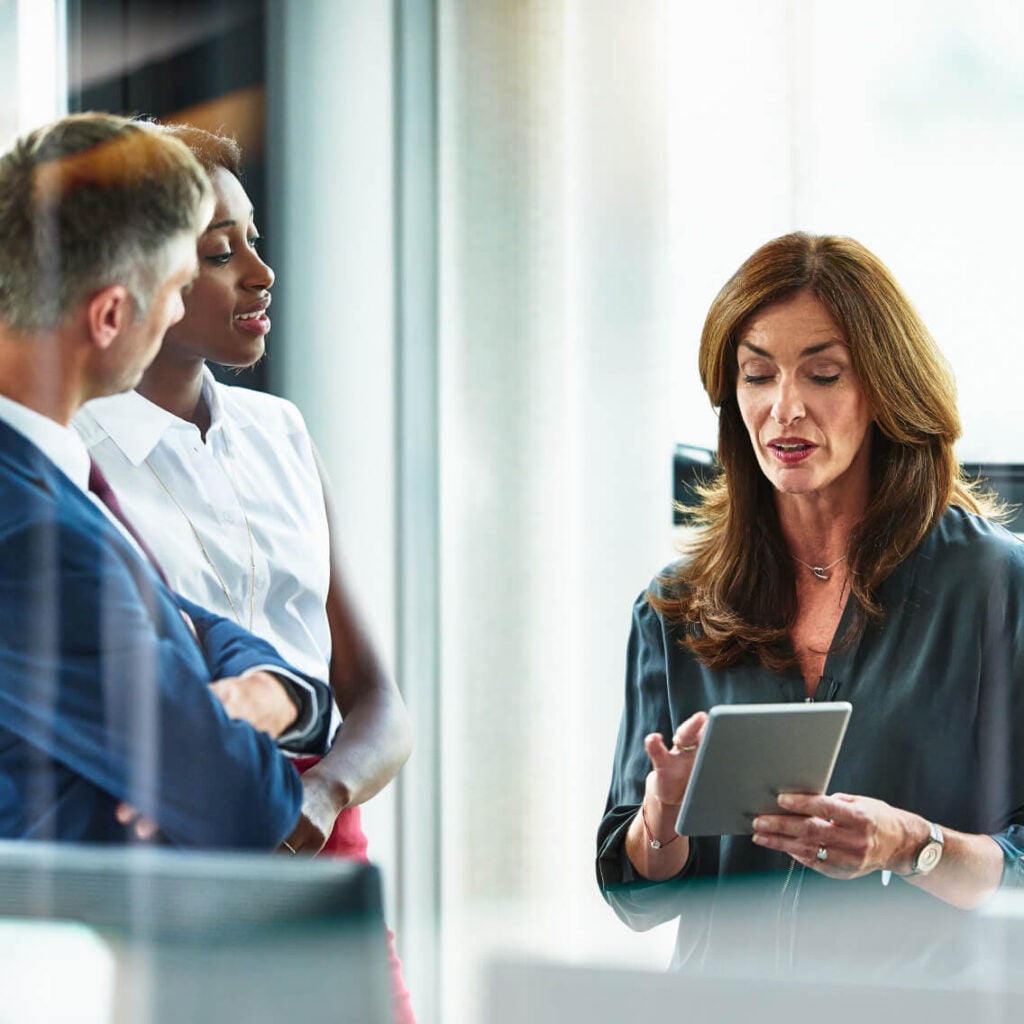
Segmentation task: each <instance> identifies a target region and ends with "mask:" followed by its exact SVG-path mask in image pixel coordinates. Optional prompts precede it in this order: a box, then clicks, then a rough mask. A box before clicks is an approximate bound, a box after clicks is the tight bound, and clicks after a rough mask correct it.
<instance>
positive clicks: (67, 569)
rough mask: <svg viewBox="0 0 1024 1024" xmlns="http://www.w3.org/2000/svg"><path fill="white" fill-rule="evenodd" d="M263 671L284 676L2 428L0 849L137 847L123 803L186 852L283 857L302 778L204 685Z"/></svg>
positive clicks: (265, 649)
mask: <svg viewBox="0 0 1024 1024" xmlns="http://www.w3.org/2000/svg"><path fill="white" fill-rule="evenodd" d="M183 608H184V609H185V610H186V611H187V612H188V614H189V615H190V616H191V618H192V621H193V622H194V624H195V627H196V631H197V633H198V635H199V642H198V643H197V641H196V638H195V637H193V635H192V632H191V630H190V629H189V628H188V626H187V624H186V622H185V620H184V618H183V616H182V613H181V610H182V609H183ZM260 664H264V665H277V666H281V667H286V668H290V666H288V665H287V663H286V662H284V661H283V660H282V659H281V658H280V656H279V655H278V654H277V652H276V651H275V650H274V649H273V648H272V647H271V646H270V645H269V644H267V643H265V642H263V641H262V640H259V639H257V638H256V637H254V636H252V635H251V634H250V633H248V632H246V631H245V630H243V629H241V628H239V627H238V626H236V625H235V624H234V623H233V622H230V621H228V620H227V619H223V618H221V617H219V616H216V615H213V614H211V613H210V612H207V611H206V610H204V609H203V608H200V607H198V606H197V605H193V604H192V603H191V602H188V601H185V600H184V599H182V598H180V597H178V596H177V595H175V594H173V593H172V592H171V591H169V590H168V589H167V587H166V586H164V584H163V583H162V582H161V581H160V579H159V578H158V577H157V575H156V573H155V572H154V571H153V569H152V567H151V566H150V564H149V562H148V561H147V560H145V559H144V558H142V557H141V556H140V555H139V554H138V553H137V552H136V550H135V548H134V547H133V545H132V544H131V543H129V541H128V540H127V539H126V538H125V537H124V536H123V535H122V534H121V532H120V531H119V530H118V529H117V528H116V527H115V526H114V525H113V524H112V523H111V522H110V521H109V519H108V518H107V517H106V516H105V515H104V514H103V512H102V511H101V510H100V509H98V508H97V507H96V505H95V504H94V503H93V502H92V501H91V500H90V499H89V497H88V496H87V495H85V494H84V493H83V492H82V491H81V489H80V488H78V487H76V486H75V484H74V483H73V482H72V481H71V480H69V479H68V478H67V477H66V476H65V475H64V473H62V472H61V471H60V470H59V469H58V468H57V467H56V465H55V464H54V463H53V462H52V461H51V460H50V459H49V458H48V457H47V456H46V455H44V454H43V452H42V451H40V450H39V449H38V448H37V447H36V446H35V445H33V444H32V443H31V442H29V441H28V440H27V439H26V438H24V437H23V436H22V435H21V434H19V433H18V432H17V431H15V430H13V429H11V428H10V427H9V426H7V425H6V424H5V423H2V422H0V838H38V839H49V840H71V841H79V842H124V841H128V839H129V838H130V837H129V833H128V830H126V829H125V828H124V827H123V826H121V825H119V824H118V823H117V821H116V820H115V817H114V808H115V806H116V805H117V803H118V802H119V801H122V800H126V801H128V802H129V803H131V804H133V805H134V806H135V807H136V808H137V809H138V810H139V811H141V812H142V813H143V814H144V815H146V816H147V817H150V818H152V819H153V820H154V821H156V822H157V823H158V825H159V826H160V830H161V833H162V834H163V836H164V837H165V838H166V839H167V840H168V841H170V842H171V843H174V844H177V845H181V846H194V847H222V848H226V847H234V848H264V849H270V848H272V847H274V846H276V845H277V844H278V843H279V842H280V841H281V840H282V839H284V838H286V837H287V836H288V834H289V832H290V831H291V829H292V827H293V826H294V824H295V822H296V820H297V818H298V814H299V809H300V806H301V800H302V786H301V783H300V781H299V776H298V773H297V772H296V770H295V768H294V767H293V766H292V764H291V763H290V762H289V761H288V760H287V758H285V757H284V756H283V755H282V754H280V753H279V751H278V750H277V748H276V746H275V745H274V742H273V740H272V739H271V738H270V737H269V736H268V735H267V734H266V733H261V732H258V731H256V730H255V729H253V728H252V727H251V726H249V725H248V724H247V723H245V722H241V721H234V720H231V719H229V718H228V716H227V714H226V713H225V712H224V709H223V708H222V707H221V705H220V702H219V701H218V700H217V699H216V698H215V697H214V696H213V694H212V693H211V691H210V690H209V688H208V684H209V683H210V682H211V681H212V680H214V679H220V678H223V677H225V676H234V675H239V674H241V673H242V672H244V671H245V670H246V669H248V668H252V667H254V666H255V665H260ZM291 671H294V670H293V669H292V670H291Z"/></svg>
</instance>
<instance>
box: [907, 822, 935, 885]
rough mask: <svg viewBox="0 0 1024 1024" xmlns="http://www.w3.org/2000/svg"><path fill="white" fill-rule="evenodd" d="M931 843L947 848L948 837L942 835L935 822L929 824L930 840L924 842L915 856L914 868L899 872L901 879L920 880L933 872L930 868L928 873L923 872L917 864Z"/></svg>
mask: <svg viewBox="0 0 1024 1024" xmlns="http://www.w3.org/2000/svg"><path fill="white" fill-rule="evenodd" d="M931 843H938V844H939V846H942V847H945V845H946V837H945V836H944V835H943V834H942V829H941V828H939V826H938V825H936V824H935V822H934V821H929V822H928V838H927V839H926V840H925V841H924V844H923V845H922V846H921V848H920V849H919V850H918V851H917V853H915V854H914V867H912V868H911V869H910V870H909V871H904V872H897V874H899V877H900V878H918V877H920V876H921V875H926V874H928V873H929V872H930V871H931V868H929V869H928V871H922V870H921V869H920V868H918V867H917V862H918V859H919V858H920V856H921V853H922V851H923V850H924V849H925V847H927V846H928V845H929V844H931ZM934 866H935V865H933V867H934Z"/></svg>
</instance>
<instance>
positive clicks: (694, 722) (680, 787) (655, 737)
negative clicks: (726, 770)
mask: <svg viewBox="0 0 1024 1024" xmlns="http://www.w3.org/2000/svg"><path fill="white" fill-rule="evenodd" d="M707 721H708V716H707V712H705V711H698V712H697V713H696V714H694V715H691V716H690V717H689V718H688V719H686V721H685V722H683V723H682V725H680V726H679V728H678V729H676V731H675V733H674V734H673V736H672V747H671V749H669V748H668V747H666V746H665V741H664V740H663V739H662V736H661V733H659V732H652V733H651V734H650V735H649V736H647V737H645V738H644V750H646V751H647V756H648V757H649V758H650V759H651V771H650V773H649V774H648V776H647V786H646V797H649V798H651V799H654V800H657V801H659V802H660V803H662V804H668V805H670V806H678V805H679V804H681V803H682V802H683V794H684V793H685V792H686V787H687V785H688V784H689V782H690V774H691V773H692V772H693V762H694V760H695V759H696V757H697V748H698V747H699V746H700V742H701V740H702V739H703V738H704V729H705V727H706V726H707ZM646 797H645V799H646Z"/></svg>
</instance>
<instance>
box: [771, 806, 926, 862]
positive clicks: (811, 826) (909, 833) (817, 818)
mask: <svg viewBox="0 0 1024 1024" xmlns="http://www.w3.org/2000/svg"><path fill="white" fill-rule="evenodd" d="M779 806H780V807H781V808H782V809H783V810H785V811H788V812H789V813H787V814H762V815H759V816H758V817H757V818H755V819H754V842H755V843H757V844H758V845H759V846H764V847H766V848H768V849H770V850H781V851H782V852H783V853H788V854H789V855H790V856H791V857H792V858H793V859H794V860H796V861H799V862H800V863H801V864H803V865H804V866H805V867H809V868H814V870H815V871H818V872H820V873H821V874H823V875H828V876H829V877H831V878H859V877H860V876H861V875H867V874H870V873H871V872H872V871H880V870H888V871H892V872H894V873H895V874H906V873H908V872H909V871H910V870H911V868H912V867H913V862H914V857H915V855H916V853H917V851H918V850H919V849H920V848H921V847H922V846H923V845H924V844H925V843H926V842H927V841H928V836H929V825H928V822H927V821H925V819H924V818H922V817H921V816H920V815H918V814H912V813H911V812H909V811H903V810H900V809H899V808H897V807H893V806H891V805H890V804H887V803H885V801H883V800H874V799H872V798H871V797H867V796H851V795H850V794H849V793H834V794H832V795H831V796H812V795H809V794H806V793H783V794H782V795H781V796H780V797H779ZM822 851H824V853H822Z"/></svg>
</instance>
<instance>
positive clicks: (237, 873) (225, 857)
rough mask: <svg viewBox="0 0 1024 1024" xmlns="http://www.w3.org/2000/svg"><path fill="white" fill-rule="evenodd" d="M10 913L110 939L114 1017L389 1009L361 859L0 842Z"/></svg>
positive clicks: (200, 1019)
mask: <svg viewBox="0 0 1024 1024" xmlns="http://www.w3.org/2000/svg"><path fill="white" fill-rule="evenodd" d="M19 921H21V922H23V923H24V925H25V932H26V935H27V934H29V932H30V931H32V930H33V929H37V928H38V924H39V922H41V921H48V922H53V923H54V924H55V925H59V924H60V923H61V922H78V923H80V924H82V925H86V926H87V927H88V928H89V929H90V931H91V932H93V933H94V934H95V935H96V936H99V937H100V938H101V939H102V940H103V942H105V943H106V944H107V945H108V947H109V948H110V949H111V951H112V953H113V957H114V961H115V963H116V970H115V972H114V974H115V980H114V985H113V997H112V999H111V1002H112V1006H111V1008H110V1016H109V1018H108V1019H109V1020H110V1021H111V1024H128V1022H131V1024H165V1022H170V1021H174V1022H181V1021H189V1022H190V1024H205V1022H207V1021H209V1022H211V1024H213V1022H216V1024H224V1022H225V1021H241V1022H243V1024H262V1022H264V1021H266V1022H268V1024H269V1022H274V1024H280V1021H282V1020H331V1021H343V1022H351V1024H384V1022H390V1021H392V1020H393V1013H392V1009H391V999H390V994H389V991H390V990H389V980H388V969H387V952H386V940H385V930H384V923H383V916H382V910H381V892H380V877H379V874H378V872H377V870H376V869H375V868H374V867H372V866H370V865H366V864H359V863H355V862H350V861H344V860H337V859H328V858H324V859H318V860H312V859H308V858H298V857H284V856H281V855H277V854H242V853H206V852H202V853H200V852H187V851H179V850H168V849H156V848H148V847H141V846H140V847H137V848H114V847H99V846H75V845H70V844H69V845H59V844H44V843H28V842H10V841H7V842H0V923H3V924H4V925H5V927H6V931H7V934H8V936H9V935H10V934H11V926H12V924H13V925H14V926H15V927H16V926H17V923H18V922H19ZM25 970H26V972H27V975H30V974H31V964H27V965H26V968H25ZM27 975H26V977H25V979H24V981H25V984H31V977H29V976H27ZM82 1019H85V1014H84V1012H83V1015H82ZM90 1019H95V1014H91V1015H90Z"/></svg>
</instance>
